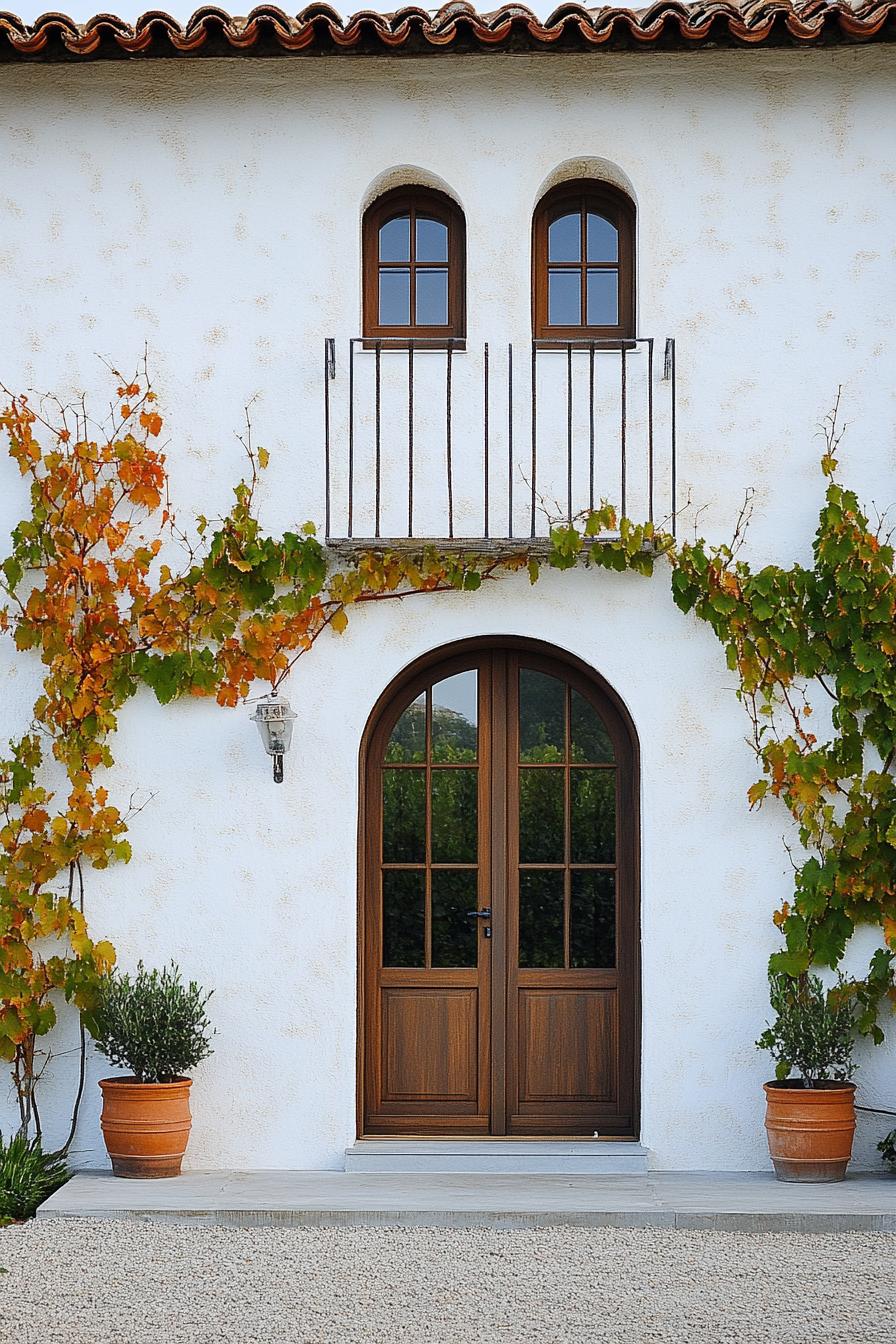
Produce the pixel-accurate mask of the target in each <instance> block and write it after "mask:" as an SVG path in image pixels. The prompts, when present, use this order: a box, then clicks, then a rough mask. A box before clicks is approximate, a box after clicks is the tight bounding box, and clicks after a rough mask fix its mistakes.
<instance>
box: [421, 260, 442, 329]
mask: <svg viewBox="0 0 896 1344" xmlns="http://www.w3.org/2000/svg"><path fill="white" fill-rule="evenodd" d="M416 307H417V318H416V322H417V326H418V327H446V326H447V325H448V272H447V271H429V270H426V271H420V270H418V271H417V304H416Z"/></svg>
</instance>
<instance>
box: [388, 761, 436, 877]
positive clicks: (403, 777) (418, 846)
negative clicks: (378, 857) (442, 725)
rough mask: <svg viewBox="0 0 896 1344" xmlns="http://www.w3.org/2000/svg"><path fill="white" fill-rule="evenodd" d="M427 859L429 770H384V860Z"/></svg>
mask: <svg viewBox="0 0 896 1344" xmlns="http://www.w3.org/2000/svg"><path fill="white" fill-rule="evenodd" d="M425 859H426V773H425V771H424V770H389V769H386V770H384V771H383V863H423V862H424V861H425Z"/></svg>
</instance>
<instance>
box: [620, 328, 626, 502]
mask: <svg viewBox="0 0 896 1344" xmlns="http://www.w3.org/2000/svg"><path fill="white" fill-rule="evenodd" d="M627 355H628V347H627V346H626V345H623V347H622V360H621V363H620V365H619V369H620V374H619V377H620V389H619V391H620V406H619V417H620V425H619V429H620V443H621V446H622V500H621V507H622V514H623V517H624V516H625V485H626V480H625V478H626V461H625V449H626V442H625V438H626V429H627V422H626V409H627V408H626V388H627V383H628V363H627Z"/></svg>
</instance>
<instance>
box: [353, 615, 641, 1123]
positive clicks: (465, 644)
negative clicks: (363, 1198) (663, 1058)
mask: <svg viewBox="0 0 896 1344" xmlns="http://www.w3.org/2000/svg"><path fill="white" fill-rule="evenodd" d="M500 650H505V651H507V652H508V654H513V653H516V654H518V655H520V656H522V657H523V658H526V657H530V658H535V659H538V660H546V661H547V662H550V663H552V664H553V665H554V666H555V667H556V668H557V669H558V670H565V671H566V672H567V673H569V674H571V676H572V678H573V681H576V680H578V681H584V682H586V683H588V684H590V686H591V687H592V688H593V690H595V691H597V692H598V694H599V695H600V698H601V699H602V701H603V702H604V703H605V705H606V706H607V708H608V709H609V710H610V711H611V716H610V717H611V720H612V722H610V723H608V727H610V728H611V730H612V733H613V735H614V736H615V737H616V738H617V741H618V745H619V747H621V748H623V750H624V755H625V760H626V770H625V778H624V782H623V797H622V801H623V802H624V804H625V806H626V807H627V808H628V809H629V818H630V821H629V825H628V827H627V835H628V839H629V843H628V852H627V853H626V854H625V855H624V856H623V862H624V866H625V869H626V872H627V874H628V876H627V884H628V891H627V894H626V901H625V905H626V909H627V912H628V913H627V919H628V927H627V929H626V931H625V936H624V939H623V949H624V950H623V957H624V965H621V966H620V967H619V970H620V974H621V975H622V974H624V976H625V979H626V981H627V983H628V986H629V991H630V993H629V1001H628V1002H627V1003H626V1006H625V1012H626V1015H627V1027H628V1033H627V1034H628V1036H629V1040H630V1042H631V1050H630V1052H629V1056H628V1057H627V1058H624V1059H622V1060H621V1067H622V1068H623V1069H624V1070H625V1072H626V1074H627V1076H628V1078H629V1080H630V1085H631V1114H632V1134H633V1136H634V1137H637V1136H638V1134H639V1126H640V1053H641V1052H640V1040H641V983H640V975H641V972H640V815H639V802H640V753H639V744H638V737H637V732H636V730H635V726H634V723H633V721H632V719H631V716H630V714H629V712H628V710H627V708H626V706H625V704H624V702H623V700H622V699H621V697H620V696H619V695H618V693H617V692H616V691H615V690H614V689H613V687H612V686H611V685H610V684H609V683H608V682H606V681H605V680H604V678H603V677H601V675H600V674H599V673H598V672H596V671H595V670H594V669H593V668H592V667H590V666H589V665H588V664H587V663H585V662H584V661H583V660H582V659H580V658H578V657H576V656H575V655H574V654H570V653H568V652H567V651H565V650H563V649H560V648H557V647H556V646H554V645H551V644H548V643H545V642H543V641H541V640H535V639H528V638H524V637H512V636H480V637H476V638H471V639H465V640H460V641H456V642H454V643H451V644H448V645H444V646H442V647H440V648H437V649H434V650H432V651H431V652H429V653H427V654H424V655H423V656H422V657H420V658H418V659H416V660H415V661H414V662H413V663H411V664H410V665H409V666H408V667H407V668H405V669H404V671H403V672H401V673H400V674H399V676H398V677H396V678H395V679H394V680H393V681H392V682H391V683H390V685H389V686H388V687H387V688H386V689H385V690H384V691H383V693H382V695H381V696H380V697H379V699H378V700H377V702H376V704H375V706H374V708H373V710H372V712H371V714H370V716H369V718H368V721H367V725H366V727H365V730H364V733H363V735H362V739H361V745H360V752H359V808H358V853H359V865H358V877H359V880H358V993H357V1090H356V1097H357V1132H358V1135H359V1136H362V1137H363V1135H364V1132H365V1095H366V1094H365V1087H366V1081H367V1080H366V1070H367V1067H368V1065H367V1052H368V1041H367V1039H366V1030H367V1024H366V1014H365V1005H366V1001H367V992H366V991H367V988H368V986H367V983H366V977H367V976H368V974H369V971H368V968H369V967H370V965H371V964H372V960H373V956H374V951H375V949H373V947H372V945H371V930H370V921H369V920H368V918H367V882H368V880H369V877H368V875H369V874H370V873H372V872H373V871H374V866H375V864H374V856H373V853H372V846H374V845H375V844H376V837H375V836H374V834H373V831H374V828H373V827H371V825H370V822H369V818H370V816H371V811H372V810H373V811H374V812H375V811H376V808H375V807H373V808H372V799H371V797H370V788H369V777H370V774H371V764H370V763H371V761H372V760H373V759H374V757H373V756H372V752H373V751H375V750H376V749H378V748H379V747H380V746H381V745H382V743H383V740H384V732H385V727H386V726H388V728H389V731H391V727H392V724H393V723H394V721H395V719H396V718H397V715H395V714H393V715H392V720H391V722H390V721H389V719H388V717H387V716H388V711H389V709H390V707H392V706H394V705H395V704H396V703H397V702H398V701H399V700H400V699H402V697H403V698H404V699H405V700H407V699H413V697H414V695H416V694H417V693H418V691H419V690H420V689H422V688H423V687H424V686H426V685H428V684H429V683H430V682H431V681H432V675H431V674H432V673H433V672H434V671H436V670H438V672H439V675H440V676H450V675H452V673H453V672H455V671H459V670H462V669H465V668H469V667H470V666H471V658H472V659H474V660H475V657H476V656H477V655H483V654H486V653H489V654H491V653H495V652H497V651H500ZM490 666H491V669H492V675H493V676H494V675H497V674H496V671H495V669H496V667H497V661H496V660H495V659H493V660H492V661H491V664H490ZM497 731H498V732H499V734H500V733H501V732H502V731H503V727H502V726H501V725H497ZM386 736H387V734H386ZM504 746H505V744H504V743H503V742H501V741H497V742H494V743H493V747H494V750H495V753H496V756H497V754H498V753H499V752H500V751H501V750H503V748H504ZM496 779H497V772H491V790H492V792H491V794H490V796H489V797H488V799H487V802H486V808H485V812H484V815H487V816H488V824H489V826H490V827H492V828H493V829H494V828H501V827H502V826H503V828H504V834H505V836H506V828H507V817H506V814H503V813H502V808H501V806H499V803H500V801H501V800H500V799H499V797H498V796H497V795H498V793H499V788H498V785H497V783H496ZM483 801H485V800H483ZM504 849H505V851H506V849H507V846H506V845H504ZM495 867H496V865H492V869H491V871H490V872H489V874H488V876H487V879H486V880H487V882H488V884H489V885H488V889H489V891H490V896H491V899H492V903H493V904H492V909H493V911H494V914H495V919H494V936H493V939H492V946H491V949H490V951H491V957H492V958H493V959H494V963H495V964H496V965H497V964H500V963H501V961H503V959H504V958H505V957H506V939H507V920H506V918H504V917H503V916H504V913H505V912H503V911H500V915H499V908H500V901H501V897H502V893H503V892H504V891H505V890H506V887H507V882H506V877H505V875H504V874H500V875H499V874H498V873H496V872H495V871H494V869H495ZM495 902H498V905H497V906H496V905H495ZM491 983H492V998H491V1003H490V1005H489V1008H490V1016H491V1019H492V1021H491V1033H492V1035H493V1036H494V1037H495V1038H496V1039H497V1038H498V1035H499V1034H500V1036H501V1037H502V1038H503V1034H504V1030H505V1026H506V1014H507V1003H506V999H505V997H504V994H503V991H502V988H501V982H500V977H498V976H493V977H491ZM482 1048H483V1047H482V1044H481V1043H480V1052H481V1050H482ZM480 1058H481V1054H480ZM485 1062H486V1061H484V1060H483V1063H485ZM489 1076H490V1077H491V1079H492V1083H491V1087H492V1095H491V1097H490V1108H491V1113H492V1116H493V1117H496V1118H497V1120H498V1123H499V1125H500V1127H502V1128H503V1125H502V1124H501V1122H502V1120H503V1118H504V1116H505V1114H506V1104H507V1088H506V1082H505V1079H504V1077H503V1075H502V1073H501V1072H500V1071H499V1070H497V1069H494V1070H492V1069H490V1070H489ZM483 1137H485V1135H483Z"/></svg>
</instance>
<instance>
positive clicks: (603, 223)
mask: <svg viewBox="0 0 896 1344" xmlns="http://www.w3.org/2000/svg"><path fill="white" fill-rule="evenodd" d="M585 236H586V243H585V246H586V247H587V248H588V256H587V258H586V260H587V261H617V260H618V258H619V234H618V233H617V232H616V226H615V224H611V223H610V221H609V220H608V219H604V217H603V215H593V214H590V213H589V215H588V223H587V225H586V235H585Z"/></svg>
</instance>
